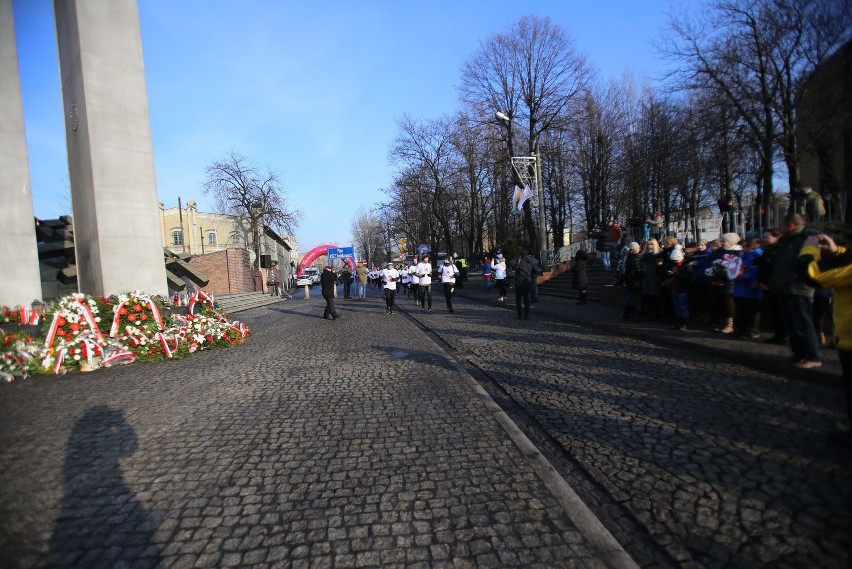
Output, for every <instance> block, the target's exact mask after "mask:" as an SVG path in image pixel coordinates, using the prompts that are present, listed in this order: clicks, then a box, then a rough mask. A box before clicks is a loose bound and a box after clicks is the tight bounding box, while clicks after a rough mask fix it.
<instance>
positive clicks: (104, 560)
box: [45, 405, 160, 567]
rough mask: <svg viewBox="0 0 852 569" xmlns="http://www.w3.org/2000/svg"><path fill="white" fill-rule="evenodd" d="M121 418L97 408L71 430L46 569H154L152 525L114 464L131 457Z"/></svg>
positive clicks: (130, 435)
mask: <svg viewBox="0 0 852 569" xmlns="http://www.w3.org/2000/svg"><path fill="white" fill-rule="evenodd" d="M136 448H137V439H136V433H135V432H134V430H133V429H132V428H131V427H130V425H128V424H127V421H126V420H125V418H124V413H123V412H122V411H120V410H116V409H110V408H109V407H107V406H105V405H98V406H96V407H92V408H90V409H88V410H87V411H86V413H85V414H84V415H83V416H82V417H81V418H80V419H79V420H78V421H77V423H76V424H75V425H74V430H73V431H72V433H71V436H70V438H69V439H68V446H67V449H66V453H65V464H64V467H63V475H64V482H63V496H62V504H61V510H60V512H59V517H58V518H57V520H56V526H55V527H54V530H53V536H52V537H51V539H50V551H49V553H48V554H47V557H46V558H45V566H46V567H60V566H74V567H116V566H123V565H128V566H131V565H132V566H133V567H154V566H156V565H157V564H158V563H159V562H160V552H159V548H158V547H157V545H156V543H155V541H154V533H155V531H156V530H157V523H156V521H155V520H154V519H153V518H152V517H151V516H150V515H149V514H148V512H146V511H145V508H144V507H143V506H142V504H140V502H139V500H138V499H137V498H136V496H135V494H134V493H133V492H132V491H131V490H130V489H129V488H128V487H127V486H125V484H124V480H123V477H122V473H121V465H120V464H119V460H120V459H121V458H123V457H127V456H130V455H132V454H133V453H134V452H136Z"/></svg>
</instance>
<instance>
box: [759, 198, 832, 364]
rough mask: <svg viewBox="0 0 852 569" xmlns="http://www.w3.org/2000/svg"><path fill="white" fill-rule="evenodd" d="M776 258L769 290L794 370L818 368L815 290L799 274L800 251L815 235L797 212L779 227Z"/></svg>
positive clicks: (820, 360) (788, 216)
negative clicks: (780, 317)
mask: <svg viewBox="0 0 852 569" xmlns="http://www.w3.org/2000/svg"><path fill="white" fill-rule="evenodd" d="M778 231H779V232H780V233H781V238H780V239H779V240H778V256H777V257H776V258H775V266H774V267H773V269H772V275H771V276H770V278H769V289H770V290H771V291H772V292H774V293H775V295H776V296H777V298H778V304H779V306H780V307H781V316H782V317H783V318H784V328H785V329H786V330H787V334H788V336H789V340H790V348H791V349H792V350H793V356H794V360H795V361H794V363H793V365H794V366H795V367H797V368H802V369H811V368H815V367H820V366H821V365H822V359H821V358H820V353H819V341H818V340H817V334H816V329H815V328H814V321H813V302H814V289H813V287H812V286H810V285H809V284H808V283H805V282H803V281H802V279H801V277H800V275H799V270H798V268H799V252H800V251H801V249H802V246H803V245H804V243H805V240H806V239H807V238H808V237H810V236H812V235H816V234H817V232H816V231H814V230H812V229H810V228H809V227H807V226H806V225H805V219H804V218H803V217H802V216H801V215H800V214H798V213H792V214H788V215H786V216H784V219H783V220H782V221H781V224H780V225H779V226H778Z"/></svg>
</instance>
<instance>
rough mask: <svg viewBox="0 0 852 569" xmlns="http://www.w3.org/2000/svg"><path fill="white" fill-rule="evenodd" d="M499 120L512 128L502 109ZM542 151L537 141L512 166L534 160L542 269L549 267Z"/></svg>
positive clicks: (510, 119)
mask: <svg viewBox="0 0 852 569" xmlns="http://www.w3.org/2000/svg"><path fill="white" fill-rule="evenodd" d="M495 116H496V117H497V120H500V121H502V122H504V123H506V128H508V129H509V130H511V128H512V118H511V117H510V116H509V115H507V114H506V113H503V112H501V111H497V113H496V115H495ZM540 156H541V153H540V151H539V147H538V141H536V143H535V151H534V152H533V154H532V156H529V157H527V156H512V157H511V158H512V167H513V168H515V164H514V162H515V160H516V159H519V161H522V162H523V161H525V160H528V159H531V160H532V162H533V182H534V183H535V192H536V199H537V200H538V242H539V251H538V258H539V260H540V261H541V267H542V269H546V268H547V226H546V223H545V218H544V189H543V188H542V187H541V160H540ZM515 171H516V172H518V177H519V178H521V181H523V176H521V175H520V172H519V171H518V169H517V168H515Z"/></svg>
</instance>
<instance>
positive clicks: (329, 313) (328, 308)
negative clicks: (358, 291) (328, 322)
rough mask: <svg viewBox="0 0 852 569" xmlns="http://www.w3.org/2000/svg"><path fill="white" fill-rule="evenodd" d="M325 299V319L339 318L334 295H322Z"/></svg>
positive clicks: (323, 315)
mask: <svg viewBox="0 0 852 569" xmlns="http://www.w3.org/2000/svg"><path fill="white" fill-rule="evenodd" d="M322 297H323V298H324V299H325V312H323V313H322V317H323V318H328V317H331V318H337V309H336V308H335V307H334V295H333V294H332V295H329V296H326V295H322Z"/></svg>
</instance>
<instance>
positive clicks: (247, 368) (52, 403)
mask: <svg viewBox="0 0 852 569" xmlns="http://www.w3.org/2000/svg"><path fill="white" fill-rule="evenodd" d="M370 294H371V297H370V298H368V299H367V300H364V301H359V300H354V299H353V300H344V299H338V300H337V304H338V309H339V310H340V313H341V315H342V318H341V319H340V320H338V321H334V322H332V321H326V320H323V319H322V318H320V316H321V314H322V299H321V298H317V296H318V295H315V296H314V297H313V298H312V299H310V300H304V299H294V300H292V301H287V302H283V303H279V304H277V305H273V306H271V307H266V308H261V309H256V310H252V311H248V312H243V313H239V314H238V315H237V318H238V319H240V320H242V321H245V322H246V323H247V324H248V325H249V327H250V329H251V331H252V335H251V336H250V337H249V338H248V341H247V343H246V345H245V346H242V347H237V348H232V349H225V350H216V351H212V352H203V353H199V354H196V355H194V356H193V357H190V358H187V359H185V360H181V361H174V362H167V363H159V364H134V365H130V366H120V367H118V368H113V369H109V370H100V371H96V372H92V373H89V374H83V375H79V374H78V375H74V376H69V377H65V378H59V379H55V378H44V377H39V378H37V379H35V380H29V381H24V382H20V383H17V384H10V385H3V386H0V549H2V559H3V565H4V566H9V567H38V566H44V565H47V566H74V567H96V566H102V567H156V566H162V567H230V566H234V567H235V566H252V567H393V566H399V567H402V566H406V567H509V566H511V567H536V566H538V567H602V568H603V567H629V566H633V564H634V562H635V564H638V565H640V566H644V567H712V568H717V567H760V566H771V567H838V568H845V567H848V566H849V563H850V559H852V554H851V553H850V552H852V538H850V537H849V536H848V535H847V534H848V531H846V530H847V529H848V528H849V527H850V525H852V523H850V522H852V484H850V483H852V452H850V450H849V449H848V448H847V447H844V446H841V445H839V444H838V443H835V442H832V441H831V440H830V439H829V438H828V433H829V431H830V429H831V426H832V425H833V423H834V421H836V420H837V419H840V418H841V417H842V416H843V413H844V407H843V399H842V395H841V392H840V390H839V387H837V385H834V384H832V383H831V382H818V383H815V382H807V381H800V380H796V379H790V378H787V377H783V376H780V375H776V374H770V373H767V372H765V371H759V370H756V369H754V368H753V367H746V366H744V365H741V364H739V363H737V362H736V361H729V360H723V359H719V358H718V357H716V356H714V355H712V354H710V353H702V352H700V351H698V350H694V349H688V348H685V347H676V346H671V345H664V344H661V343H659V342H654V341H653V338H650V337H649V338H647V339H635V338H633V337H628V336H624V335H618V334H612V333H610V332H608V331H606V330H602V329H598V328H590V327H587V326H584V325H581V324H577V323H572V322H569V321H566V320H564V319H558V318H550V317H548V316H546V315H543V314H539V313H547V312H548V310H549V308H548V306H547V305H546V302H547V301H546V300H544V301H543V302H542V303H540V304H538V305H536V311H534V314H533V318H532V319H531V320H529V321H521V320H515V319H514V312H513V311H511V310H507V309H505V308H501V307H497V306H494V305H492V304H487V303H485V304H484V303H482V302H480V301H479V300H477V299H475V298H465V297H464V295H461V294H460V295H459V297H457V298H456V300H455V302H454V304H455V308H456V311H455V314H449V313H448V312H447V311H446V310H444V309H443V307H442V306H443V300H442V299H439V298H438V295H435V299H434V300H435V304H434V312H433V313H431V314H421V313H420V311H419V309H416V310H415V308H416V307H415V306H414V305H413V304H411V303H409V302H408V301H401V302H400V308H402V310H398V311H397V314H394V315H386V314H385V311H384V305H383V302H382V301H381V300H380V299H379V298H378V297H377V295H376V291H374V290H371V291H370ZM406 312H407V313H408V314H406ZM465 370H466V371H465ZM473 379H475V380H476V381H477V382H479V384H481V385H482V387H484V388H485V391H487V392H488V393H489V394H490V396H491V397H489V396H488V395H487V394H486V393H485V391H483V390H482V388H480V387H479V385H477V383H476V382H474V381H473ZM492 397H493V399H494V401H496V402H497V404H499V405H500V407H501V408H502V410H503V411H505V413H506V414H507V415H508V417H507V416H506V415H504V414H503V412H502V411H501V410H500V408H497V407H496V406H495V405H494V403H493V401H492V399H491V398H492ZM509 418H510V419H511V420H510V419H509ZM516 425H517V427H519V428H520V431H522V432H523V434H522V433H521V432H517V430H516ZM527 437H528V439H529V440H527ZM530 441H532V443H530ZM533 444H534V446H532V445H533ZM536 449H537V450H536ZM537 451H541V453H543V456H542V455H540V454H538V452H537ZM544 457H546V459H547V460H548V461H549V462H545V458H544ZM551 466H552V468H551ZM553 469H555V471H554V470H553ZM574 492H576V495H575V494H574ZM577 496H579V498H580V499H582V503H580V502H579V500H578V499H577ZM583 504H585V505H583ZM601 524H602V525H601ZM622 547H623V550H622V549H621V548H622Z"/></svg>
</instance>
